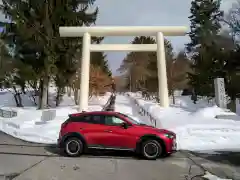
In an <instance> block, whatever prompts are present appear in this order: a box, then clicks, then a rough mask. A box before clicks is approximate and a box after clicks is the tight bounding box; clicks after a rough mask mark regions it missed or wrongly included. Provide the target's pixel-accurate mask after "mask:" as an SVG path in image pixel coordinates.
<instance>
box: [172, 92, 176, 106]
mask: <svg viewBox="0 0 240 180" xmlns="http://www.w3.org/2000/svg"><path fill="white" fill-rule="evenodd" d="M172 98H173V104H176V99H175V95H174V90H172Z"/></svg>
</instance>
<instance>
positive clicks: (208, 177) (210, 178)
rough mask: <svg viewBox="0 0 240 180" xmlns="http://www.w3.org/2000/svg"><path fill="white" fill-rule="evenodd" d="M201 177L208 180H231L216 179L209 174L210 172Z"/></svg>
mask: <svg viewBox="0 0 240 180" xmlns="http://www.w3.org/2000/svg"><path fill="white" fill-rule="evenodd" d="M202 177H204V178H207V179H209V180H232V179H225V178H224V179H222V178H220V177H217V176H215V175H213V174H211V173H210V172H205V175H204V176H202Z"/></svg>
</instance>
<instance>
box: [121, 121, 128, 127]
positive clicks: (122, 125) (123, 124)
mask: <svg viewBox="0 0 240 180" xmlns="http://www.w3.org/2000/svg"><path fill="white" fill-rule="evenodd" d="M128 126H129V125H128V124H127V123H125V122H123V123H122V124H121V127H122V128H123V129H127V128H128Z"/></svg>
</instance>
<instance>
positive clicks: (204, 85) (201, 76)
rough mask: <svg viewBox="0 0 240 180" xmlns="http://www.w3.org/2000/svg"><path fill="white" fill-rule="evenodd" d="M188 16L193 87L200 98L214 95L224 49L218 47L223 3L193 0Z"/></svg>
mask: <svg viewBox="0 0 240 180" xmlns="http://www.w3.org/2000/svg"><path fill="white" fill-rule="evenodd" d="M191 4H192V6H191V16H190V17H189V19H190V22H191V25H190V33H189V37H190V39H191V42H190V43H189V44H187V48H186V49H187V52H188V54H189V56H191V58H192V60H193V64H192V69H193V73H189V79H190V85H191V86H192V87H193V88H194V89H195V92H196V93H197V94H199V95H210V96H213V95H214V94H213V92H214V90H213V87H214V86H213V79H214V78H215V77H219V76H220V77H221V76H223V75H224V74H222V72H221V71H219V69H221V68H218V69H215V68H216V64H221V65H223V64H222V62H219V61H220V59H219V52H220V50H221V48H220V47H219V46H218V45H217V42H216V37H217V36H218V35H219V32H220V29H221V24H220V19H222V16H223V12H222V11H220V0H194V1H192V3H191Z"/></svg>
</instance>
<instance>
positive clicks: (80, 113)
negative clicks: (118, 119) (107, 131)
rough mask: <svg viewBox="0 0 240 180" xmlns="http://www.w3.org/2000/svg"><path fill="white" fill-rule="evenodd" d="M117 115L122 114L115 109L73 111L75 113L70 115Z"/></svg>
mask: <svg viewBox="0 0 240 180" xmlns="http://www.w3.org/2000/svg"><path fill="white" fill-rule="evenodd" d="M94 114H97V115H116V114H120V113H118V112H115V111H89V112H79V113H73V114H69V116H82V115H83V116H87V115H94Z"/></svg>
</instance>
